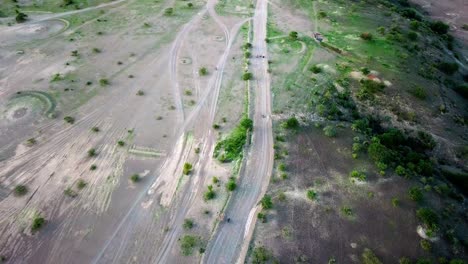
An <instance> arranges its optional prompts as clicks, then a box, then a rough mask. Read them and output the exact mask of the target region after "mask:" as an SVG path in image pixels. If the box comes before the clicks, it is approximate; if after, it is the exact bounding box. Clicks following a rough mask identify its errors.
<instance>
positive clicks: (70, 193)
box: [63, 187, 78, 198]
mask: <svg viewBox="0 0 468 264" xmlns="http://www.w3.org/2000/svg"><path fill="white" fill-rule="evenodd" d="M63 194H65V195H66V196H68V197H72V198H74V197H76V196H78V194H77V193H76V192H75V191H74V190H73V189H72V188H70V187H68V188H67V189H65V190H64V191H63Z"/></svg>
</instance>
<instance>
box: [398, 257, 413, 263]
mask: <svg viewBox="0 0 468 264" xmlns="http://www.w3.org/2000/svg"><path fill="white" fill-rule="evenodd" d="M398 263H399V264H411V263H412V262H411V260H410V259H409V258H406V257H403V258H400V260H399V261H398Z"/></svg>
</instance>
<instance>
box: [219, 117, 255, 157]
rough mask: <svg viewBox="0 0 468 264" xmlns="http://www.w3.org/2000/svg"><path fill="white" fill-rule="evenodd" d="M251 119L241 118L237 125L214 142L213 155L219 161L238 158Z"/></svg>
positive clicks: (251, 126) (251, 122)
mask: <svg viewBox="0 0 468 264" xmlns="http://www.w3.org/2000/svg"><path fill="white" fill-rule="evenodd" d="M252 128H253V121H252V120H251V119H249V118H243V119H242V120H241V121H240V123H239V125H237V126H236V128H234V130H233V131H232V132H231V133H230V134H229V135H228V136H227V137H226V138H225V139H223V140H221V141H220V142H218V143H217V144H216V147H215V150H214V156H215V157H216V158H217V159H218V160H219V161H221V162H229V161H232V160H235V159H237V158H239V157H240V156H241V154H242V148H243V146H244V144H245V142H246V139H247V131H249V130H252Z"/></svg>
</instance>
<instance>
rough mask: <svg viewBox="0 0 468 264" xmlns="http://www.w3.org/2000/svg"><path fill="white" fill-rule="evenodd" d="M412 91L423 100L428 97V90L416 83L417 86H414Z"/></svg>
mask: <svg viewBox="0 0 468 264" xmlns="http://www.w3.org/2000/svg"><path fill="white" fill-rule="evenodd" d="M410 93H411V94H412V95H413V96H414V97H416V98H418V99H421V100H424V99H426V98H427V93H426V90H425V89H424V88H422V87H421V86H419V85H416V86H415V87H413V89H411V90H410Z"/></svg>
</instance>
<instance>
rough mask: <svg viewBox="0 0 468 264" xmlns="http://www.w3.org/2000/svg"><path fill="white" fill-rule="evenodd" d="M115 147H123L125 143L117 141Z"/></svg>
mask: <svg viewBox="0 0 468 264" xmlns="http://www.w3.org/2000/svg"><path fill="white" fill-rule="evenodd" d="M117 145H118V146H119V147H123V146H125V141H123V140H119V141H117Z"/></svg>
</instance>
